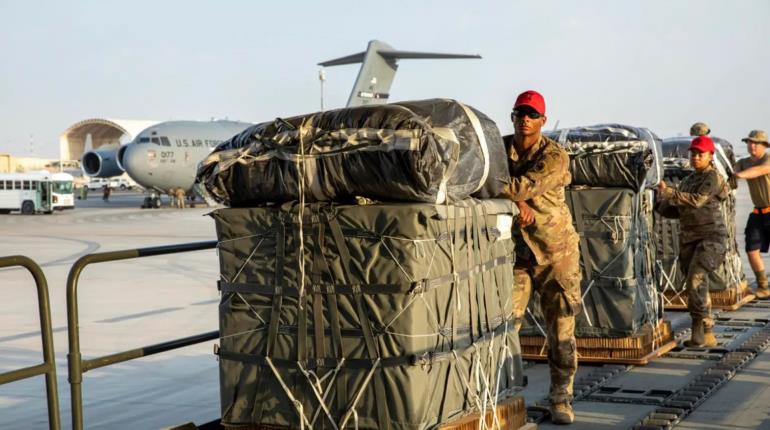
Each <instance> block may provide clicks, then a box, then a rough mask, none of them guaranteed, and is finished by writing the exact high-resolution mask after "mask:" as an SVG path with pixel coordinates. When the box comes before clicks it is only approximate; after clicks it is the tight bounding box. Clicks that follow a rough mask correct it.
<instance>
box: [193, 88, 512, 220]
mask: <svg viewBox="0 0 770 430" xmlns="http://www.w3.org/2000/svg"><path fill="white" fill-rule="evenodd" d="M505 160H506V155H505V148H504V146H503V142H502V138H501V137H500V132H499V131H498V129H497V126H496V125H495V123H494V122H493V121H492V120H490V119H489V118H488V117H487V116H485V115H484V114H482V113H481V112H479V111H477V110H475V109H473V108H471V107H469V106H466V105H464V104H462V103H459V102H457V101H454V100H446V99H433V100H422V101H413V102H399V103H392V104H387V105H377V106H360V107H354V108H345V109H338V110H331V111H325V112H318V113H314V114H308V115H301V116H296V117H293V118H287V119H280V118H279V119H276V120H275V121H272V122H265V123H262V124H258V125H255V126H253V127H251V128H248V129H247V130H245V131H244V132H242V133H241V134H239V135H237V136H235V137H233V138H232V139H230V140H228V141H226V142H223V143H222V144H220V145H219V146H218V147H217V148H216V149H215V150H214V151H213V152H212V153H211V154H210V155H209V156H208V157H207V158H206V159H205V160H204V161H203V162H202V163H201V166H200V167H199V170H198V182H200V183H202V184H204V185H205V187H206V189H207V191H208V192H209V193H210V194H211V195H212V196H213V197H214V199H216V200H217V201H219V202H220V203H224V204H225V205H228V206H231V207H249V206H256V205H260V204H264V203H266V202H287V201H294V200H299V199H300V195H302V196H303V198H304V199H305V201H307V202H315V201H318V202H320V201H336V202H345V201H351V199H353V198H354V197H365V198H370V199H374V200H378V201H402V202H406V201H413V202H428V203H443V202H445V201H449V202H456V201H460V200H462V199H465V198H467V197H469V196H474V197H478V198H492V197H495V196H497V195H498V194H499V192H500V191H501V190H502V187H503V186H504V185H505V183H507V182H508V181H509V180H510V178H509V176H508V170H507V166H506V164H505ZM300 166H301V167H300ZM300 169H301V174H300ZM301 178H302V179H303V180H300V179H301ZM303 181H304V183H303ZM302 188H304V189H302Z"/></svg>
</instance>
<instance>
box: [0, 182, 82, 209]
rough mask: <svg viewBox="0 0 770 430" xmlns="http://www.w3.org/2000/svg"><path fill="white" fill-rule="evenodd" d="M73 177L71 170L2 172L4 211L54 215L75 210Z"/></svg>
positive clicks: (0, 197) (0, 192) (0, 199)
mask: <svg viewBox="0 0 770 430" xmlns="http://www.w3.org/2000/svg"><path fill="white" fill-rule="evenodd" d="M72 183H73V178H72V175H70V174H68V173H53V174H52V173H49V172H47V171H42V172H37V173H0V214H7V213H11V212H12V211H19V212H21V213H22V214H25V215H32V214H34V213H46V214H50V213H52V212H53V211H54V210H63V209H73V208H74V207H75V198H74V195H73V185H72Z"/></svg>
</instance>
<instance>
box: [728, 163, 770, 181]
mask: <svg viewBox="0 0 770 430" xmlns="http://www.w3.org/2000/svg"><path fill="white" fill-rule="evenodd" d="M768 173H770V164H763V165H761V166H754V167H749V168H748V169H746V170H741V171H740V172H738V173H736V174H735V177H736V178H738V179H754V178H757V177H760V176H763V175H767V174H768Z"/></svg>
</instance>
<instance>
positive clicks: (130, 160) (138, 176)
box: [119, 143, 148, 186]
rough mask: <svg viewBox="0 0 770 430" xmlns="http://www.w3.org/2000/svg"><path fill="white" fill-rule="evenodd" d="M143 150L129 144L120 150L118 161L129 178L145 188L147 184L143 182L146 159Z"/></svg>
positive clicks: (145, 172)
mask: <svg viewBox="0 0 770 430" xmlns="http://www.w3.org/2000/svg"><path fill="white" fill-rule="evenodd" d="M142 149H143V148H140V147H139V145H136V144H134V143H129V144H127V145H125V146H123V147H122V148H121V149H120V153H119V159H120V164H121V165H122V166H123V169H125V171H126V173H128V175H129V176H131V179H133V180H134V181H136V182H137V183H139V185H142V186H146V185H145V183H146V182H147V181H146V180H144V177H145V175H147V174H148V172H147V157H146V155H145V154H144V151H143V150H142Z"/></svg>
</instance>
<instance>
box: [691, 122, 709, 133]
mask: <svg viewBox="0 0 770 430" xmlns="http://www.w3.org/2000/svg"><path fill="white" fill-rule="evenodd" d="M709 133H711V129H710V128H709V126H708V125H706V123H705V122H696V123H695V124H693V125H692V127H690V136H705V135H707V134H709Z"/></svg>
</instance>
